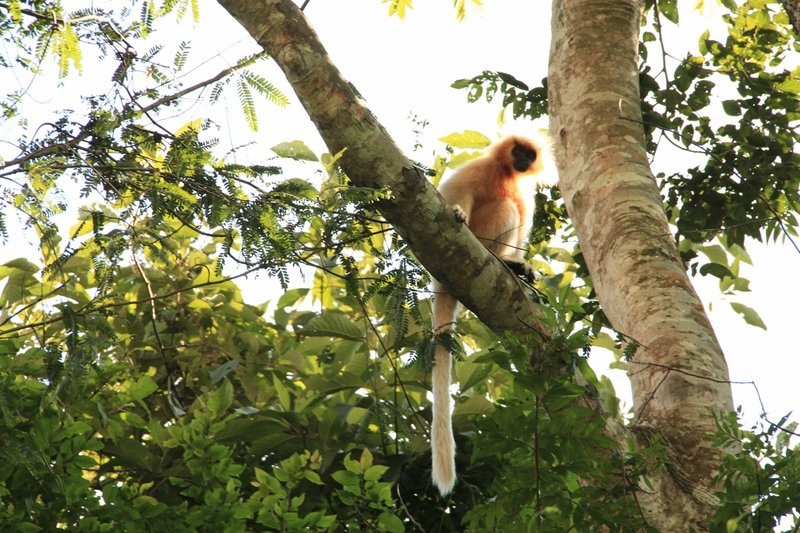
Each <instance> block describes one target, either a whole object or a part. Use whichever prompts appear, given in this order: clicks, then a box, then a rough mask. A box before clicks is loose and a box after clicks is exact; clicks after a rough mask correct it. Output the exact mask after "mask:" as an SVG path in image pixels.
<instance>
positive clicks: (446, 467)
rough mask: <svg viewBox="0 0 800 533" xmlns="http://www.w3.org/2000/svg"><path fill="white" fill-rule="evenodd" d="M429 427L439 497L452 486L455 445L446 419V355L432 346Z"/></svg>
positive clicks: (448, 354)
mask: <svg viewBox="0 0 800 533" xmlns="http://www.w3.org/2000/svg"><path fill="white" fill-rule="evenodd" d="M431 383H432V387H431V388H432V389H433V423H432V424H431V454H432V456H433V469H432V477H433V482H434V484H435V485H436V486H437V487H438V488H439V492H440V493H441V494H442V496H446V495H447V494H448V493H449V492H450V491H451V490H453V485H455V483H456V444H455V440H454V439H453V422H452V420H451V417H450V351H449V350H448V348H447V347H446V346H442V345H441V344H438V343H437V344H436V360H435V361H434V364H433V372H432V378H431Z"/></svg>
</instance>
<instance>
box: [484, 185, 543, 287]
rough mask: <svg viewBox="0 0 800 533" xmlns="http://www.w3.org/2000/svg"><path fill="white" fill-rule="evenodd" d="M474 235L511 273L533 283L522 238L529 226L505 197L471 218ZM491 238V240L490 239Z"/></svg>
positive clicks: (524, 236) (513, 204)
mask: <svg viewBox="0 0 800 533" xmlns="http://www.w3.org/2000/svg"><path fill="white" fill-rule="evenodd" d="M473 220H474V225H475V227H474V228H473V232H474V233H475V234H476V235H478V236H479V238H480V237H483V238H481V242H483V244H484V245H485V246H486V247H487V248H488V249H489V250H491V251H493V252H494V253H495V254H497V256H498V257H499V258H500V259H501V260H502V261H503V262H504V263H505V264H506V265H508V267H509V268H510V269H511V271H512V272H514V274H516V275H517V276H520V277H522V278H524V279H525V280H526V281H527V282H528V283H534V281H535V280H536V272H535V271H534V269H533V267H532V266H531V265H530V264H529V263H528V262H526V261H525V259H524V257H525V239H526V238H527V233H528V229H529V226H528V225H527V224H525V223H524V221H523V220H522V217H521V216H520V213H519V208H518V207H517V204H515V203H514V202H513V201H512V200H510V199H508V198H504V199H502V200H500V201H498V202H495V203H493V204H490V205H488V206H486V208H485V209H484V210H482V211H481V212H478V213H477V216H476V217H474V218H473ZM489 236H492V237H494V238H492V239H489V238H488V237H489Z"/></svg>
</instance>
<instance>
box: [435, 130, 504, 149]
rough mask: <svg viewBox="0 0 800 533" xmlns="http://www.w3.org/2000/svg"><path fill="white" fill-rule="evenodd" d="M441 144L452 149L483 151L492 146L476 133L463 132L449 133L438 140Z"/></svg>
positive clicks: (485, 138) (480, 134)
mask: <svg viewBox="0 0 800 533" xmlns="http://www.w3.org/2000/svg"><path fill="white" fill-rule="evenodd" d="M439 140H440V141H442V142H443V143H447V144H449V145H450V146H452V147H453V148H461V149H464V150H467V149H476V148H477V149H483V148H486V147H487V146H489V145H490V144H492V141H490V140H489V138H488V137H487V136H486V135H484V134H482V133H480V132H477V131H473V130H465V131H463V132H461V133H451V134H450V135H445V136H444V137H440V138H439Z"/></svg>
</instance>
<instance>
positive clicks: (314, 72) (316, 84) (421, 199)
mask: <svg viewBox="0 0 800 533" xmlns="http://www.w3.org/2000/svg"><path fill="white" fill-rule="evenodd" d="M219 3H220V5H222V6H223V7H224V8H225V9H226V10H227V11H228V12H229V13H230V14H231V15H232V16H233V17H234V18H235V19H236V20H237V21H238V22H239V23H240V24H241V25H242V26H243V27H244V28H245V29H246V30H247V31H248V32H249V33H250V35H251V36H252V37H253V38H254V39H255V40H256V41H257V42H258V44H259V45H261V47H262V48H263V49H264V50H265V51H266V52H267V53H268V54H269V55H270V56H271V57H272V58H273V59H274V60H275V62H276V63H277V64H278V66H279V67H280V68H281V69H282V70H283V72H284V74H285V75H286V78H287V79H288V81H289V82H290V83H291V85H292V88H293V89H294V91H295V93H296V94H297V96H298V98H299V99H300V102H301V103H302V105H303V107H304V108H305V109H306V111H307V113H308V115H309V116H310V117H311V120H312V121H313V122H314V124H315V126H316V127H317V130H318V131H319V133H320V135H321V136H322V138H323V140H324V141H325V144H326V145H327V147H328V150H329V151H330V153H334V154H336V153H339V152H341V151H342V150H345V151H344V154H343V156H342V158H341V164H342V167H343V168H344V169H345V172H346V173H347V176H348V177H349V178H350V180H351V181H352V182H353V183H354V184H355V185H357V186H360V187H368V188H372V189H376V190H382V191H385V192H386V193H387V194H386V199H385V200H383V201H381V202H380V205H379V206H378V209H379V211H380V212H381V213H382V214H383V216H384V217H385V218H386V220H387V221H389V222H390V223H391V224H392V225H394V227H395V229H396V230H397V232H398V233H399V234H400V235H401V236H402V237H403V238H404V239H405V241H406V242H407V243H408V245H409V246H410V247H411V249H412V250H414V253H415V254H416V256H417V259H418V260H419V261H420V263H422V264H423V265H424V266H425V268H426V269H428V271H429V272H430V273H431V274H432V275H433V276H435V277H436V278H437V279H439V280H441V281H442V283H444V284H446V285H447V286H448V288H449V289H450V291H451V292H452V293H453V295H455V296H456V297H457V298H458V299H459V300H460V301H461V302H462V303H463V304H464V305H466V306H467V307H468V308H469V309H471V310H472V311H473V312H474V313H475V314H476V315H477V316H478V318H480V319H481V321H483V322H484V323H485V324H486V325H487V326H489V327H490V328H491V329H492V330H493V331H495V332H496V333H498V334H502V333H503V332H505V331H513V332H516V333H521V334H525V333H530V332H531V331H537V332H539V333H540V334H542V335H545V336H546V332H545V330H544V327H543V326H542V325H541V324H540V323H539V321H538V320H537V319H536V306H535V305H534V304H531V303H530V302H529V301H528V298H527V296H526V294H525V292H524V291H523V289H522V287H521V284H520V283H519V282H518V280H517V279H515V278H514V276H512V275H511V274H509V273H508V272H507V270H506V269H505V268H504V267H503V266H502V264H501V262H500V261H498V260H497V259H496V258H495V257H494V256H492V255H491V254H490V253H489V252H488V251H487V250H486V248H485V247H484V246H483V245H481V243H480V242H479V241H478V240H477V239H476V238H475V237H474V236H473V235H472V233H471V232H470V231H469V230H468V229H467V228H466V226H465V225H463V224H461V223H458V222H457V221H456V219H455V217H454V216H453V213H452V210H450V209H447V208H446V207H445V206H444V204H443V202H442V199H441V196H440V195H439V194H438V193H437V191H436V190H435V189H434V188H433V187H432V186H431V185H430V183H429V182H428V180H427V179H426V178H425V177H424V176H423V175H422V173H421V172H420V171H419V170H418V169H417V168H416V167H415V165H414V164H413V162H411V161H410V160H409V159H408V158H406V157H405V156H404V155H403V153H402V152H401V151H400V150H399V148H398V147H397V146H396V145H395V143H394V141H393V140H392V139H391V137H390V136H389V134H388V133H387V132H386V130H385V129H384V128H383V127H382V126H381V125H380V124H379V123H378V121H377V119H376V118H375V116H374V115H373V114H372V113H371V112H370V111H369V109H367V108H366V107H365V106H364V105H363V102H362V101H361V99H360V98H359V97H358V95H357V93H356V91H355V89H354V88H353V86H352V85H351V84H350V83H348V82H347V80H345V79H344V78H343V77H342V75H341V74H340V73H339V71H338V70H337V69H336V67H335V66H334V65H333V64H332V63H331V61H330V60H329V58H328V54H327V52H326V51H325V48H324V47H323V46H322V44H321V43H320V41H319V39H318V38H317V35H316V33H315V32H314V30H313V29H312V28H311V27H310V26H309V24H308V22H307V20H306V19H305V17H304V16H303V14H302V13H301V11H300V9H299V8H298V7H297V6H296V5H295V4H294V3H293V2H291V0H259V1H252V0H219Z"/></svg>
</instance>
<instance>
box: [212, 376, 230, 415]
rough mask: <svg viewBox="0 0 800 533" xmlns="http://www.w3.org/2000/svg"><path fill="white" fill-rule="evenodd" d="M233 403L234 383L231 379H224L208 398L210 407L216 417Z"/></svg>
mask: <svg viewBox="0 0 800 533" xmlns="http://www.w3.org/2000/svg"><path fill="white" fill-rule="evenodd" d="M232 404H233V385H232V384H231V382H230V380H228V379H223V381H222V383H221V384H220V385H219V387H217V390H215V391H214V392H213V393H212V394H211V396H210V397H209V398H208V408H209V410H210V411H211V413H212V414H213V415H214V416H215V417H219V416H221V415H222V414H224V413H225V411H226V410H227V409H228V407H230V406H231V405H232Z"/></svg>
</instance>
